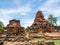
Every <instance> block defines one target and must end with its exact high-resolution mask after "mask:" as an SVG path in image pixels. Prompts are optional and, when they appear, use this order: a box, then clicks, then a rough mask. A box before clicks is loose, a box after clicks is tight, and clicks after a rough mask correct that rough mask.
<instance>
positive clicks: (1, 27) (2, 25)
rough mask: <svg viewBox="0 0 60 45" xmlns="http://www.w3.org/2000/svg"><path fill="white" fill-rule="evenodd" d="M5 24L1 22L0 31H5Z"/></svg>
mask: <svg viewBox="0 0 60 45" xmlns="http://www.w3.org/2000/svg"><path fill="white" fill-rule="evenodd" d="M3 27H4V24H3V23H2V22H1V21H0V30H3Z"/></svg>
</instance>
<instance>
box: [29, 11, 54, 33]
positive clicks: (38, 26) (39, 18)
mask: <svg viewBox="0 0 60 45" xmlns="http://www.w3.org/2000/svg"><path fill="white" fill-rule="evenodd" d="M29 31H30V32H36V33H38V32H39V33H40V32H52V31H54V27H52V26H51V24H50V23H49V22H48V21H47V20H46V19H45V18H44V16H43V13H42V11H38V12H37V14H36V17H35V20H34V22H33V24H32V25H31V27H30V30H29Z"/></svg>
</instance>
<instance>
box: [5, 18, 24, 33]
mask: <svg viewBox="0 0 60 45" xmlns="http://www.w3.org/2000/svg"><path fill="white" fill-rule="evenodd" d="M6 28H7V32H8V33H10V34H19V33H20V32H21V33H22V32H24V27H21V25H20V20H15V19H13V20H10V21H9V24H8V25H7V27H6Z"/></svg>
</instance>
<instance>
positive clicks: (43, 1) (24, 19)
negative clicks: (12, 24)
mask: <svg viewBox="0 0 60 45" xmlns="http://www.w3.org/2000/svg"><path fill="white" fill-rule="evenodd" d="M39 10H40V11H42V12H43V14H44V16H45V18H46V19H47V17H48V15H49V14H53V15H54V16H56V17H58V21H57V24H58V25H60V20H59V19H60V0H0V21H2V22H3V23H4V25H5V26H6V25H7V24H8V23H9V20H11V19H17V20H20V22H21V26H24V27H27V26H30V25H32V23H33V22H34V19H35V16H36V13H37V11H39Z"/></svg>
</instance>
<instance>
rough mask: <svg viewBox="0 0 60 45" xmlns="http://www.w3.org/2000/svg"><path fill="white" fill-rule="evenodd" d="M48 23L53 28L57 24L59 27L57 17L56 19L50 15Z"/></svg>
mask: <svg viewBox="0 0 60 45" xmlns="http://www.w3.org/2000/svg"><path fill="white" fill-rule="evenodd" d="M48 21H49V22H50V24H51V26H52V25H54V24H56V26H57V17H54V15H52V14H50V15H49V16H48Z"/></svg>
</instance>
